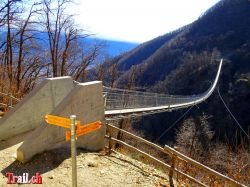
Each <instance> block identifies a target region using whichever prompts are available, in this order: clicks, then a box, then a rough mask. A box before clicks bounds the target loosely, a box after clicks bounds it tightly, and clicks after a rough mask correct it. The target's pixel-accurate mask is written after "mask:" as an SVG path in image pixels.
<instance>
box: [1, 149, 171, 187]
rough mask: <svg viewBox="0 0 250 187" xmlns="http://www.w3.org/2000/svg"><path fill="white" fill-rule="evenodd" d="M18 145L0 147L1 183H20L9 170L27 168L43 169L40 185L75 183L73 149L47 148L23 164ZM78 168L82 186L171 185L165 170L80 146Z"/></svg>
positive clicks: (16, 171)
mask: <svg viewBox="0 0 250 187" xmlns="http://www.w3.org/2000/svg"><path fill="white" fill-rule="evenodd" d="M16 147H17V146H12V147H10V148H7V149H3V150H1V151H0V170H1V173H0V186H18V185H7V177H6V173H7V172H13V173H14V174H15V175H22V174H23V173H26V172H27V173H29V176H33V175H35V173H36V172H39V173H40V174H41V175H42V180H43V184H42V185H38V186H58V187H59V186H71V159H70V150H68V149H57V150H53V151H49V152H45V153H43V154H40V155H37V156H35V158H34V159H32V161H31V162H29V163H27V164H20V163H19V162H17V161H15V159H14V157H12V156H11V155H12V154H13V151H14V150H15V149H16ZM77 172H78V186H87V187H88V186H90V187H95V186H96V187H105V186H112V187H119V186H124V187H129V186H131V187H135V186H169V184H168V181H167V180H166V179H167V176H166V175H165V174H164V173H163V172H160V171H158V170H156V169H154V167H152V166H149V165H145V164H143V163H141V162H138V161H136V160H134V159H132V158H129V157H127V156H123V155H121V154H112V155H111V156H104V155H102V154H101V153H89V152H84V151H83V150H78V156H77ZM22 186H33V185H31V184H26V185H22ZM34 186H36V185H34Z"/></svg>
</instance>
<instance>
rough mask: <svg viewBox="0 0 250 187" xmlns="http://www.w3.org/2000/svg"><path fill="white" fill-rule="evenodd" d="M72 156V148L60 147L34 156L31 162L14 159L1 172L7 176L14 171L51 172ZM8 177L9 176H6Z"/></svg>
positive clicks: (19, 173)
mask: <svg viewBox="0 0 250 187" xmlns="http://www.w3.org/2000/svg"><path fill="white" fill-rule="evenodd" d="M86 152H87V151H85V150H82V149H78V150H77V154H80V153H86ZM70 156H71V151H70V148H68V147H65V148H58V149H54V150H52V151H46V152H43V153H41V154H38V155H36V156H34V157H33V158H32V159H31V160H30V161H29V162H27V163H25V164H22V163H21V162H19V161H14V162H13V163H11V164H10V165H9V166H8V167H6V168H4V169H3V170H2V171H1V173H2V174H3V175H4V176H6V173H7V172H12V173H14V175H18V176H20V175H23V173H29V176H30V177H32V176H34V175H36V173H37V172H38V173H39V174H43V173H46V172H49V171H51V170H53V169H55V168H57V167H58V166H59V165H60V164H61V163H62V162H63V161H64V160H65V159H67V158H69V157H70ZM6 177H7V176H6Z"/></svg>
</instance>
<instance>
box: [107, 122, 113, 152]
mask: <svg viewBox="0 0 250 187" xmlns="http://www.w3.org/2000/svg"><path fill="white" fill-rule="evenodd" d="M107 130H108V144H109V145H108V155H110V154H111V150H112V142H111V141H112V140H111V137H112V128H110V127H109V126H108V127H107Z"/></svg>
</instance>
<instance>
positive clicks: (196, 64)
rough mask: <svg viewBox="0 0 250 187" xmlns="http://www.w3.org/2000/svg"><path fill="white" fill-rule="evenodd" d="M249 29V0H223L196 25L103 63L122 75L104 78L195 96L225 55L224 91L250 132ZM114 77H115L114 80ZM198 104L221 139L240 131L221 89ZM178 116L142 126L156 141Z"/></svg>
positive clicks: (163, 116)
mask: <svg viewBox="0 0 250 187" xmlns="http://www.w3.org/2000/svg"><path fill="white" fill-rule="evenodd" d="M163 24H164V22H163ZM249 31H250V2H249V1H248V0H222V1H220V2H219V3H218V4H216V5H215V6H214V7H212V8H211V9H209V10H207V11H206V12H205V13H204V14H203V15H201V16H200V18H199V19H198V20H196V21H194V22H193V23H192V24H190V25H187V26H184V27H182V28H180V29H178V30H176V31H173V32H171V33H168V34H166V35H164V36H160V37H158V38H156V39H153V40H151V41H149V42H146V43H144V44H141V45H140V46H138V47H137V48H135V49H134V50H132V51H130V52H128V53H126V54H124V55H121V56H119V57H116V58H114V59H112V61H109V62H106V63H104V64H106V65H107V64H109V65H110V64H112V66H116V68H117V71H118V72H119V78H118V76H117V75H116V74H109V76H106V78H105V76H103V77H104V78H103V80H104V81H105V82H106V84H111V82H112V85H116V86H118V87H125V88H129V89H131V88H133V87H134V88H135V87H136V88H138V87H140V88H143V90H150V91H154V92H161V93H169V94H178V95H190V94H191V95H192V94H197V93H201V92H203V91H205V90H206V89H208V87H209V86H210V83H209V81H213V79H214V76H215V73H216V71H217V67H218V59H219V58H224V59H225V61H224V64H223V68H222V75H221V78H220V82H219V88H220V92H221V94H222V97H223V98H224V100H225V102H226V104H227V105H228V107H229V108H230V109H231V111H232V112H233V114H235V116H236V118H237V119H238V121H239V122H240V124H241V125H242V126H243V127H244V129H245V130H246V131H247V130H249V125H250V116H249V115H248V111H250V105H249V103H250V64H249V62H250V32H249ZM108 67H110V66H108ZM110 75H111V76H110ZM112 75H114V76H115V77H114V78H116V81H110V79H111V78H110V77H112ZM113 82H115V83H113ZM199 107H200V109H193V115H194V116H197V115H201V114H202V113H203V112H204V113H206V114H208V115H211V116H212V117H211V118H210V121H211V122H212V123H211V124H212V126H213V129H214V130H215V133H216V134H217V137H220V138H221V139H224V140H225V137H235V132H236V131H237V132H238V135H239V134H240V133H239V131H240V130H239V127H237V125H236V123H235V121H234V120H233V119H232V118H231V117H230V115H229V114H228V112H227V111H226V109H225V107H224V105H223V103H222V102H221V100H220V99H219V97H218V93H217V90H216V92H215V93H214V94H213V96H212V97H211V98H210V99H209V100H208V101H207V102H206V103H203V104H202V105H200V106H199ZM181 112H182V111H181ZM178 114H179V112H177V113H173V112H172V113H171V114H166V113H165V114H159V115H158V116H154V117H152V116H151V117H149V118H147V120H144V124H143V127H142V126H140V128H141V129H143V130H144V131H146V134H147V135H148V136H149V137H151V138H152V139H154V138H156V137H157V136H158V135H159V133H160V132H162V131H163V130H164V129H166V126H168V125H170V124H171V122H173V121H174V120H175V119H176V118H177V117H178ZM147 124H148V125H149V126H147ZM150 124H151V125H152V124H153V125H152V126H151V125H150ZM236 129H238V130H236ZM170 134H171V135H170V137H172V136H174V134H175V131H172V133H170ZM242 136H244V135H242ZM168 138H169V136H168ZM168 138H167V137H165V139H168ZM226 139H228V138H226ZM229 139H231V140H232V138H229ZM163 140H164V137H163ZM231 140H230V141H231ZM163 142H164V141H163Z"/></svg>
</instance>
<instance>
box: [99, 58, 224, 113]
mask: <svg viewBox="0 0 250 187" xmlns="http://www.w3.org/2000/svg"><path fill="white" fill-rule="evenodd" d="M222 62H223V60H222V59H221V61H220V64H219V67H218V71H217V74H216V77H215V79H214V81H213V84H212V85H211V86H210V88H209V89H208V90H207V91H206V92H204V93H201V94H197V95H192V96H176V95H166V94H157V93H149V92H139V91H132V90H124V89H117V88H109V87H104V91H103V95H104V98H105V102H104V104H105V115H106V116H113V115H123V114H131V113H142V112H143V113H146V112H164V111H170V110H176V109H180V108H187V107H189V106H192V105H197V104H199V103H201V102H203V101H205V100H206V99H207V98H208V97H209V96H210V95H211V94H212V93H213V91H214V89H215V87H216V85H217V82H218V80H219V75H220V72H221V67H222Z"/></svg>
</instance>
